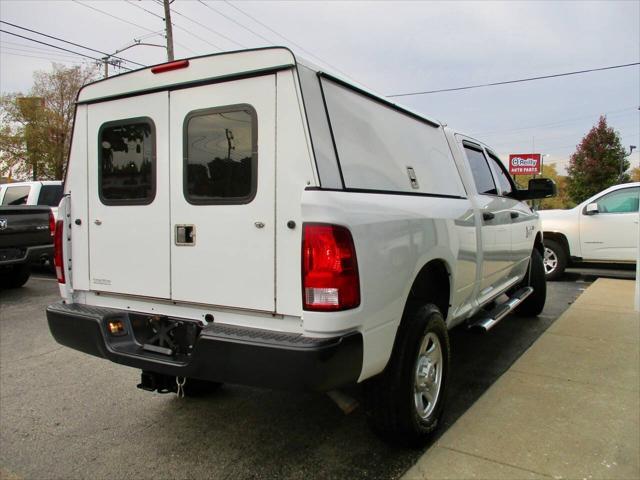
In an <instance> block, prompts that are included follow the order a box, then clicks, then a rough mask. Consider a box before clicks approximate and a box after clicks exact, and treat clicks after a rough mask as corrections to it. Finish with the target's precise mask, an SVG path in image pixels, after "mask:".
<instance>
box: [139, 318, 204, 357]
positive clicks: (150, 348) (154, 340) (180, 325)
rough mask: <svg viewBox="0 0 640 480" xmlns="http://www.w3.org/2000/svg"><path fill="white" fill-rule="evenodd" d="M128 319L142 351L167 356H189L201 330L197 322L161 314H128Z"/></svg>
mask: <svg viewBox="0 0 640 480" xmlns="http://www.w3.org/2000/svg"><path fill="white" fill-rule="evenodd" d="M129 319H130V322H131V328H132V330H133V335H134V338H135V340H136V342H137V343H138V344H139V345H140V346H141V347H142V349H143V350H144V351H147V352H152V353H156V354H161V355H166V356H169V357H185V356H190V355H191V354H192V352H193V348H194V346H195V344H196V341H197V340H198V337H199V336H200V331H201V330H202V325H200V323H199V322H194V321H189V320H184V319H177V318H169V317H166V316H162V315H140V314H130V315H129Z"/></svg>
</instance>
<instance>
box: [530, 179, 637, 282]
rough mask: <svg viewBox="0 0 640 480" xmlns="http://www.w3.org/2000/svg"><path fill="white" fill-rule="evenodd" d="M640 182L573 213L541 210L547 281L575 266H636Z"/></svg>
mask: <svg viewBox="0 0 640 480" xmlns="http://www.w3.org/2000/svg"><path fill="white" fill-rule="evenodd" d="M639 203H640V182H635V183H625V184H622V185H614V186H613V187H609V188H607V189H606V190H603V191H602V192H600V193H597V194H596V195H594V196H593V197H590V198H588V199H587V200H585V201H584V202H582V203H581V204H580V205H577V206H576V207H574V208H572V209H569V210H541V211H540V212H539V214H540V219H541V221H542V230H543V232H544V246H545V253H544V268H545V273H546V276H547V280H554V279H556V278H558V277H560V276H561V275H562V273H563V272H564V269H565V268H566V267H567V266H569V265H571V264H575V263H581V262H596V263H635V262H636V260H637V258H638V218H639V217H638V204H639Z"/></svg>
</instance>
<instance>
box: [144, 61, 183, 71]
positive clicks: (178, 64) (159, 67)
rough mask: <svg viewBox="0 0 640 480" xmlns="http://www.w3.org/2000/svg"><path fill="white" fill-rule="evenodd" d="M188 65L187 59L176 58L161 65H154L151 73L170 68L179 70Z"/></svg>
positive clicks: (169, 69)
mask: <svg viewBox="0 0 640 480" xmlns="http://www.w3.org/2000/svg"><path fill="white" fill-rule="evenodd" d="M188 66H189V60H176V61H175V62H168V63H163V64H162V65H156V66H155V67H153V68H152V69H151V73H164V72H170V71H171V70H179V69H181V68H187V67H188Z"/></svg>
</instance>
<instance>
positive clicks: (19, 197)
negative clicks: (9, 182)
mask: <svg viewBox="0 0 640 480" xmlns="http://www.w3.org/2000/svg"><path fill="white" fill-rule="evenodd" d="M30 190H31V187H29V186H19V187H17V186H16V187H7V188H6V190H5V191H4V198H3V199H2V205H26V204H27V199H28V198H29V191H30Z"/></svg>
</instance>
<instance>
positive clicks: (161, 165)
mask: <svg viewBox="0 0 640 480" xmlns="http://www.w3.org/2000/svg"><path fill="white" fill-rule="evenodd" d="M168 115H169V93H168V92H159V93H154V94H148V95H140V96H136V97H133V98H124V99H120V100H113V101H107V102H101V103H95V104H92V105H89V107H88V122H87V124H88V133H87V150H88V173H89V175H88V182H89V186H88V193H89V199H88V203H89V226H88V227H89V272H90V285H91V289H92V290H101V291H106V292H114V293H123V294H131V295H141V296H147V297H157V298H169V297H170V282H169V279H170V276H169V275H170V273H169V266H170V261H169V255H170V250H169V235H170V233H169V232H170V225H169V157H168V153H169V131H168V127H169V124H168Z"/></svg>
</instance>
